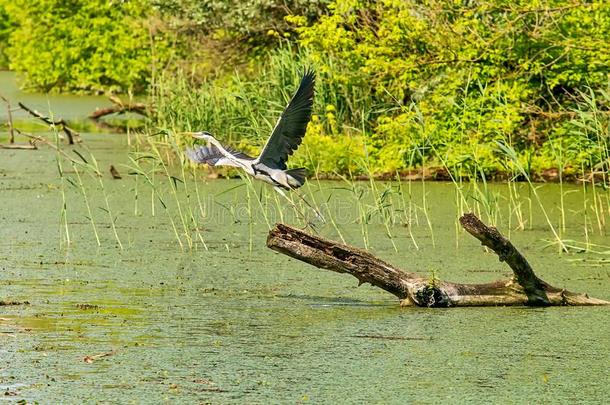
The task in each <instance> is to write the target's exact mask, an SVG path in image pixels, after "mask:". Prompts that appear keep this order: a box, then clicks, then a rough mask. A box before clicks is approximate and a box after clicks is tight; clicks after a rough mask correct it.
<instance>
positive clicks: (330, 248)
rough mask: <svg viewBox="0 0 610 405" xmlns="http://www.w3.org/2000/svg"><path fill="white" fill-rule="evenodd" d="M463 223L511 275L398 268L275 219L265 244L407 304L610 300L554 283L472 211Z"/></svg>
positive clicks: (590, 302)
mask: <svg viewBox="0 0 610 405" xmlns="http://www.w3.org/2000/svg"><path fill="white" fill-rule="evenodd" d="M460 223H461V224H462V226H463V227H464V229H465V230H466V231H467V232H468V233H470V234H471V235H472V236H474V237H475V238H477V239H478V240H479V241H481V243H482V244H483V245H484V246H487V247H488V248H489V249H491V250H493V251H494V252H495V253H496V254H497V255H498V256H499V258H500V261H504V262H506V264H508V265H509V267H510V268H511V269H512V270H513V274H514V275H513V277H512V278H510V279H508V280H498V281H493V282H491V283H484V284H462V283H452V282H447V281H440V280H435V279H431V278H430V277H427V276H421V275H418V274H416V273H411V272H406V271H403V270H401V269H398V268H396V267H394V266H392V265H391V264H389V263H386V262H385V261H383V260H381V259H379V258H377V257H375V256H373V255H372V254H370V253H368V252H366V251H364V250H361V249H358V248H355V247H352V246H348V245H343V244H341V243H337V242H333V241H330V240H327V239H324V238H321V237H319V236H315V235H311V234H308V233H307V232H305V231H303V230H301V229H296V228H293V227H290V226H288V225H284V224H277V225H276V226H275V228H273V229H272V230H271V231H270V232H269V236H268V238H267V247H269V248H271V249H273V250H275V251H278V252H280V253H283V254H286V255H288V256H291V257H293V258H295V259H298V260H301V261H304V262H306V263H309V264H312V265H314V266H316V267H319V268H322V269H327V270H331V271H335V272H337V273H347V274H351V275H352V276H354V277H356V278H357V279H358V281H359V285H360V284H363V283H370V284H372V285H374V286H376V287H379V288H381V289H384V290H386V291H388V292H389V293H391V294H394V295H395V296H397V297H398V298H399V299H400V303H401V305H403V306H414V305H415V306H420V307H455V306H503V305H528V306H556V305H610V302H609V301H604V300H600V299H596V298H591V297H589V296H588V295H586V294H579V293H573V292H570V291H567V290H565V289H561V288H556V287H553V286H551V285H549V284H547V283H546V282H544V281H543V280H541V279H539V278H538V277H537V276H536V274H535V273H534V271H533V269H532V268H531V266H530V265H529V263H528V262H527V260H526V259H525V257H524V256H523V255H522V254H521V253H520V252H519V251H518V250H517V249H516V248H515V247H514V246H513V245H512V243H510V241H509V240H508V239H506V238H504V237H503V236H502V235H501V234H500V232H499V231H498V230H497V229H496V228H493V227H488V226H487V225H485V224H484V223H483V222H481V220H480V219H479V218H477V217H476V216H475V215H474V214H465V215H464V216H462V217H461V218H460Z"/></svg>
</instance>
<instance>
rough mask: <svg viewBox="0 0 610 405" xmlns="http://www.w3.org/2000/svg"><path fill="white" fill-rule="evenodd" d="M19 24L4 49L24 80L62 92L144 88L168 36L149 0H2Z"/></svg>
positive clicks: (33, 84) (39, 86)
mask: <svg viewBox="0 0 610 405" xmlns="http://www.w3.org/2000/svg"><path fill="white" fill-rule="evenodd" d="M0 2H1V3H0V4H2V6H3V7H4V9H5V10H6V12H7V14H8V15H10V16H11V19H12V20H13V21H14V23H15V25H16V27H15V28H14V29H13V30H12V32H11V33H10V38H9V41H8V42H9V46H8V49H7V50H6V53H7V55H8V57H9V60H10V68H11V69H13V70H16V71H17V72H19V73H22V76H23V79H24V84H25V85H26V86H29V87H34V88H38V89H43V90H46V91H49V90H58V91H89V92H90V91H122V92H125V91H129V90H132V91H143V90H145V89H146V87H147V85H148V83H149V80H150V76H151V71H152V69H153V66H154V63H155V62H156V61H159V60H163V59H164V58H166V55H167V52H168V46H167V41H166V40H165V39H164V38H162V37H160V36H159V35H158V33H156V32H155V29H154V27H153V26H152V24H151V20H150V18H149V12H150V11H149V7H148V2H147V1H145V0H134V1H115V2H109V1H103V0H70V1H63V0H0Z"/></svg>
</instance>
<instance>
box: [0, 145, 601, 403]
mask: <svg viewBox="0 0 610 405" xmlns="http://www.w3.org/2000/svg"><path fill="white" fill-rule="evenodd" d="M83 138H84V139H85V144H86V147H87V148H89V149H90V151H91V152H92V153H94V155H95V156H96V158H97V160H98V161H99V167H100V171H101V172H102V174H103V184H104V192H102V190H101V187H100V185H99V182H98V180H97V178H96V177H94V176H90V175H88V174H86V173H83V174H82V176H83V180H84V182H85V183H86V190H87V192H88V197H89V200H90V206H91V209H92V213H93V217H94V219H95V220H96V224H97V227H98V232H99V235H100V239H101V246H98V245H97V243H96V240H95V237H94V234H93V231H92V227H91V224H90V222H89V219H88V211H87V210H86V205H85V203H84V201H83V197H82V194H81V191H80V189H79V188H78V187H75V186H73V185H71V184H70V183H69V182H68V181H66V180H64V181H62V180H61V179H60V177H59V175H58V170H57V161H56V159H57V156H56V154H55V153H54V152H53V151H51V150H46V149H41V150H38V151H8V150H6V151H2V150H0V220H1V221H2V227H0V252H1V253H0V269H1V271H0V299H5V300H8V299H10V300H17V301H26V300H27V301H29V302H30V305H22V306H4V307H0V390H1V391H3V392H6V393H7V394H6V395H5V396H4V398H3V399H5V400H14V401H17V400H21V399H24V400H26V401H28V402H34V401H38V402H39V403H75V404H76V403H79V404H80V403H189V402H190V403H207V402H209V403H222V404H226V403H261V404H263V403H265V404H266V403H306V402H311V403H396V404H403V403H439V402H449V403H461V402H491V403H540V402H554V403H604V402H605V401H606V398H608V397H609V396H610V388H609V386H608V352H609V351H610V339H609V336H610V308H546V309H540V308H537V309H532V308H454V309H433V310H428V309H420V308H400V307H399V306H398V303H397V300H396V299H395V298H394V297H393V296H391V295H389V294H387V293H385V292H383V291H381V290H379V289H376V288H373V287H371V286H368V285H365V286H361V287H359V288H358V287H357V281H356V280H355V279H353V278H351V277H349V276H346V275H340V274H335V273H331V272H328V271H325V270H320V269H316V268H314V267H311V266H308V265H306V264H303V263H300V262H297V261H295V260H292V259H289V258H287V257H285V256H282V255H279V254H277V253H274V252H272V251H270V250H268V249H266V248H265V247H264V241H265V238H266V233H267V229H268V227H267V222H266V220H265V219H264V217H261V216H257V215H252V214H251V212H250V211H249V210H248V207H251V206H249V205H248V204H246V202H247V196H248V193H247V188H246V187H245V186H240V184H242V181H241V180H240V179H235V180H206V179H204V178H203V176H201V174H198V176H197V179H196V181H197V182H198V184H199V190H198V191H199V200H201V201H202V204H201V206H203V207H204V210H203V212H204V214H205V217H204V218H202V217H201V212H202V211H201V209H200V208H201V206H200V205H199V204H198V202H197V201H196V200H197V199H196V198H195V189H194V186H193V185H194V180H193V179H192V176H190V175H187V176H186V177H187V179H191V180H189V181H188V182H187V187H188V188H187V189H185V188H184V186H183V185H181V184H180V183H177V184H178V193H177V195H178V201H179V202H180V203H181V204H182V205H181V207H182V208H185V207H187V206H191V207H192V208H193V211H194V212H195V216H196V217H197V219H198V220H199V221H200V225H201V227H202V229H201V230H200V233H201V235H202V237H203V240H204V241H205V243H206V246H207V250H206V249H205V248H204V247H203V244H202V243H201V241H197V238H196V237H194V239H195V244H194V246H193V249H188V247H186V248H184V249H183V250H181V249H180V247H179V245H178V243H177V240H176V237H175V236H174V232H173V228H172V226H171V223H170V221H169V219H170V218H173V219H174V220H176V221H178V229H180V225H179V219H178V216H177V214H176V207H177V205H176V201H174V200H172V198H173V197H172V194H171V192H170V189H169V186H168V184H169V183H168V182H162V181H160V182H159V189H160V190H159V192H160V196H161V197H162V198H163V200H164V203H165V204H166V206H167V207H168V209H169V210H170V213H171V215H169V216H168V215H167V213H166V212H165V210H164V209H163V207H162V205H161V203H160V202H159V198H158V196H155V195H151V189H150V187H147V186H146V185H145V184H144V182H143V181H142V178H139V179H138V180H137V183H136V177H135V176H130V175H129V172H130V171H131V170H130V169H129V168H127V167H125V166H122V165H124V164H130V163H129V161H128V156H127V149H128V148H127V145H126V141H125V140H124V138H121V137H114V136H108V135H93V134H84V136H83ZM78 148H83V147H82V146H79V147H78ZM81 152H82V154H83V155H85V156H88V155H87V154H86V153H88V152H87V150H85V149H81ZM110 164H113V165H115V166H116V167H117V168H118V169H119V171H120V172H121V174H122V175H123V179H122V180H112V179H111V178H110V175H109V173H108V167H109V165H110ZM63 170H64V172H65V178H70V179H71V180H72V181H74V182H76V181H77V179H76V176H75V174H74V171H73V169H72V167H71V166H70V165H69V164H67V163H66V162H65V161H64V162H63ZM157 175H158V176H159V178H161V174H160V173H157ZM312 184H314V188H313V191H312V193H313V194H312V195H313V196H314V197H315V198H317V199H318V201H322V200H328V201H330V202H331V203H330V204H329V205H330V207H331V210H334V215H335V218H336V219H337V228H335V227H333V226H331V225H325V226H321V227H320V232H321V233H322V234H324V235H326V236H328V237H332V238H338V237H339V235H338V233H339V232H341V234H342V235H343V237H344V238H345V239H346V240H347V241H348V242H350V243H354V244H356V245H358V246H363V245H364V243H365V238H363V232H362V229H363V228H362V226H361V224H359V223H358V222H357V221H356V220H357V219H358V218H359V208H358V205H357V204H356V203H355V200H354V198H353V193H352V192H351V191H349V190H346V189H345V185H342V184H341V183H333V182H328V183H322V184H321V186H320V187H321V188H320V189H318V188H317V185H315V182H313V183H312ZM405 186H406V185H405ZM357 187H360V188H362V189H366V188H367V187H368V185H367V184H366V183H362V184H358V185H357ZM493 187H494V186H492V189H493ZM566 187H567V186H566ZM570 187H572V188H571V190H574V192H573V193H571V194H568V195H567V197H566V198H567V199H566V204H569V209H570V210H569V212H568V214H567V218H568V221H569V224H568V227H567V232H569V233H570V235H571V236H572V237H574V238H578V239H580V240H582V239H583V238H584V237H585V235H584V228H583V227H582V218H583V215H584V214H583V208H582V202H581V199H579V198H577V193H578V190H580V188H579V187H578V186H570ZM570 187H568V189H570ZM496 188H497V189H498V190H501V189H502V186H497V187H496ZM62 189H63V190H64V193H65V200H66V206H67V221H68V229H69V233H70V238H71V244H70V245H69V246H67V245H66V243H65V240H66V235H65V224H64V222H63V221H62V219H61V218H62V217H61V207H62V201H63V199H62ZM254 190H255V191H256V193H261V192H264V193H266V192H269V193H272V192H271V191H268V190H267V191H265V189H263V191H261V189H260V188H259V186H258V185H256V186H255V188H254ZM411 192H412V196H413V197H412V198H413V201H416V202H418V204H419V206H421V205H422V203H421V201H422V197H423V195H424V194H425V195H426V196H427V203H428V205H429V207H428V211H429V218H430V220H431V227H432V231H431V230H430V228H429V226H428V225H427V222H426V220H425V216H424V215H423V214H422V211H421V209H420V210H419V211H418V212H419V213H418V215H417V218H415V217H414V218H413V221H412V223H411V224H410V228H409V227H405V226H401V225H393V226H392V227H391V232H392V234H393V236H394V243H395V245H396V246H397V249H396V250H395V249H394V247H393V245H392V243H391V240H390V239H389V238H388V237H387V229H386V228H385V226H383V223H382V221H380V220H378V219H375V218H374V219H372V220H371V225H370V226H368V227H366V230H367V232H368V244H369V246H370V249H371V250H372V251H373V252H374V253H376V254H378V255H380V256H381V257H383V258H385V259H387V260H389V261H391V262H393V263H396V264H397V265H399V266H400V267H403V268H405V269H407V270H412V271H418V272H422V273H424V274H425V273H427V274H430V275H431V277H432V275H435V276H437V277H442V278H447V279H450V280H454V281H463V282H485V281H490V280H493V279H497V278H501V277H504V276H507V275H509V274H510V271H509V270H508V269H507V268H506V267H505V265H503V264H502V263H499V262H498V260H497V258H496V257H495V256H494V255H493V254H489V253H485V252H484V251H483V249H481V247H480V246H479V244H478V243H476V242H475V241H474V240H473V239H472V238H471V237H469V236H468V235H465V234H464V233H463V232H458V233H456V227H455V220H456V216H457V211H456V206H455V203H454V201H455V189H454V187H453V186H452V185H451V184H441V183H435V184H430V183H428V184H425V185H422V184H420V183H413V184H412V185H411ZM499 192H500V191H499ZM557 192H558V186H557V185H546V186H543V187H542V188H541V189H540V194H541V195H542V197H543V199H544V203H545V206H546V207H548V210H549V214H550V215H551V217H552V218H553V221H555V220H556V219H557V218H558V214H557V212H558V211H557V207H558V206H559V200H558V199H557V197H556V196H557V195H558V193H557ZM104 193H105V194H106V195H107V196H108V200H109V206H110V207H111V210H112V212H111V214H112V217H113V218H116V228H117V233H118V235H119V237H120V240H121V243H122V244H123V246H124V249H122V250H121V249H120V248H119V246H118V243H117V241H116V240H115V237H114V235H113V232H112V229H111V224H110V220H109V216H108V213H107V211H106V204H105V201H104ZM136 195H137V196H138V197H137V198H136ZM259 195H260V194H259ZM266 195H270V194H266ZM187 196H188V198H189V200H187ZM270 198H271V197H270ZM270 201H273V200H270ZM369 202H370V201H369ZM153 204H154V209H155V212H154V216H153V212H152V211H153ZM534 205H535V204H534ZM254 206H255V208H256V204H254ZM281 206H283V207H284V208H285V210H286V211H287V212H288V211H289V210H290V209H289V207H286V206H285V205H281ZM232 208H233V209H232ZM259 208H260V207H259ZM257 209H258V208H257ZM270 215H271V214H270ZM287 215H288V214H287ZM276 216H277V214H275V216H273V217H272V218H269V221H270V222H271V223H273V221H274V220H275V219H277V218H276ZM251 218H254V223H253V224H251V222H252V221H251ZM507 218H508V217H507V215H506V214H505V215H504V216H503V217H502V220H501V222H502V224H501V225H499V226H500V227H501V229H503V230H504V231H506V229H507V223H508V219H507ZM591 218H592V217H591ZM415 219H417V221H416V220H415ZM533 220H534V223H533V224H531V229H529V228H530V225H529V224H528V226H527V228H528V230H526V231H515V230H514V228H515V226H514V225H515V224H514V219H513V223H512V226H511V228H512V229H513V230H512V231H511V238H512V240H513V241H514V242H515V244H517V245H518V246H519V247H520V248H521V250H522V251H523V252H524V253H525V254H526V255H527V257H528V258H529V259H530V261H531V263H532V265H533V266H534V268H535V270H536V271H537V272H538V274H539V275H540V276H541V277H542V278H544V279H545V280H547V281H548V282H550V283H552V284H554V285H556V286H559V287H566V288H569V289H570V290H573V291H583V292H585V291H586V292H588V293H589V294H591V295H593V296H596V297H599V298H604V299H610V289H609V287H610V270H609V268H608V265H607V261H604V260H605V259H604V258H605V257H606V256H604V255H595V254H591V253H571V254H568V255H562V256H559V255H558V254H557V250H556V249H554V248H547V249H544V245H545V242H544V240H545V239H549V238H550V232H549V229H548V226H547V225H546V223H545V221H544V219H543V218H542V216H541V215H540V212H539V210H537V209H536V208H535V207H534V215H533ZM511 228H508V229H511ZM337 229H338V230H337ZM409 229H411V231H412V236H410V235H409V232H408V230H409ZM589 236H590V238H591V240H592V241H594V242H597V243H599V244H604V243H605V244H606V245H608V244H610V243H608V241H607V238H606V237H605V236H604V235H603V234H599V232H598V233H596V232H591V234H590V235H589ZM183 241H185V238H183ZM416 244H417V247H418V248H416V247H415V245H416ZM103 353H111V355H108V356H106V357H100V358H96V357H94V356H96V355H99V354H103ZM87 356H90V357H89V362H87V361H85V360H86V358H87ZM92 356H93V357H92Z"/></svg>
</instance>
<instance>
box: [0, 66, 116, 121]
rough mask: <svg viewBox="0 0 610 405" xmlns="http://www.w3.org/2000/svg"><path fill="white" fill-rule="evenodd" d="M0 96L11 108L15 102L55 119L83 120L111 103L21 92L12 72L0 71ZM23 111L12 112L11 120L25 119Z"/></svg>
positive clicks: (2, 111)
mask: <svg viewBox="0 0 610 405" xmlns="http://www.w3.org/2000/svg"><path fill="white" fill-rule="evenodd" d="M0 95H2V96H4V98H6V99H8V100H9V101H10V102H11V104H12V106H13V107H17V102H22V103H24V104H25V105H26V106H28V107H30V108H33V109H35V110H37V111H39V112H40V113H42V114H44V115H48V116H51V115H52V116H53V117H55V118H64V119H71V120H73V119H84V118H85V117H87V115H89V114H90V113H92V112H93V111H95V110H96V109H97V108H102V107H108V106H110V105H111V103H110V102H109V101H108V99H107V98H106V97H103V96H82V95H78V96H77V95H72V94H49V95H45V94H39V93H30V92H25V91H21V90H20V89H19V86H18V84H17V82H16V75H15V73H14V72H8V71H0ZM0 105H1V107H0V121H5V120H6V118H7V111H6V108H5V106H4V103H0ZM27 117H28V115H27V113H26V112H24V111H14V112H13V119H15V120H20V119H25V118H27Z"/></svg>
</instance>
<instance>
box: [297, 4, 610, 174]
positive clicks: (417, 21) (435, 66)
mask: <svg viewBox="0 0 610 405" xmlns="http://www.w3.org/2000/svg"><path fill="white" fill-rule="evenodd" d="M329 9H330V13H329V14H328V15H324V16H322V17H321V18H320V19H319V20H318V21H316V22H315V23H313V24H307V22H306V21H305V20H304V19H300V18H299V17H292V18H291V19H290V20H291V21H292V22H293V23H295V24H297V25H299V26H300V29H299V30H298V32H299V34H300V45H301V47H302V48H304V49H305V50H306V51H307V53H308V55H309V57H310V58H311V60H313V61H314V62H315V64H316V66H317V68H318V70H319V71H320V73H321V75H322V76H323V77H324V79H323V80H324V81H325V82H328V83H331V84H334V87H335V88H336V89H339V91H338V92H336V93H335V94H336V98H337V100H336V106H337V108H338V110H345V112H344V113H343V114H342V117H345V121H344V122H342V124H344V125H348V126H362V127H363V129H364V130H365V132H366V134H367V136H368V137H369V139H370V141H369V144H370V145H372V147H373V149H372V150H370V151H369V152H370V153H371V156H372V157H373V158H376V161H377V164H376V165H375V168H376V170H378V171H387V170H389V171H391V170H395V169H404V168H407V167H410V166H412V165H414V164H415V165H421V164H428V165H444V166H447V167H448V168H449V169H451V170H453V171H455V172H456V174H460V175H479V174H482V173H485V174H486V175H491V174H494V173H496V172H498V171H501V170H503V167H504V166H505V164H504V163H503V161H504V160H505V157H504V156H502V155H501V154H500V153H498V151H497V148H496V147H495V145H496V142H497V141H500V140H502V141H507V142H509V143H511V144H512V145H514V146H515V147H516V148H517V150H518V151H520V153H523V154H524V156H528V159H529V154H530V153H531V152H532V150H533V149H534V150H535V153H536V154H538V156H539V158H538V159H536V162H537V164H538V169H540V170H542V169H544V168H545V166H547V165H548V166H553V165H554V164H555V163H556V161H555V160H554V159H553V157H552V156H551V154H549V150H548V148H540V146H541V145H543V144H545V142H547V141H549V140H550V139H554V142H556V138H557V137H559V136H560V133H561V132H562V131H564V132H565V131H566V129H565V128H568V127H571V126H573V125H572V124H571V123H572V122H573V121H574V118H575V117H574V114H573V113H572V110H574V109H578V110H579V111H581V112H583V113H584V114H585V115H586V114H593V113H594V111H593V110H592V109H591V108H590V107H591V106H587V105H584V103H582V101H583V98H582V94H583V93H582V91H583V90H585V89H586V88H590V89H592V91H593V93H594V94H600V91H602V90H603V89H605V88H607V86H608V84H609V79H610V69H609V66H608V64H609V62H610V3H608V2H606V1H603V0H594V1H592V2H589V3H586V4H580V3H579V4H568V5H566V4H565V3H563V2H557V1H554V0H538V1H536V2H531V1H529V0H527V1H526V0H518V1H511V2H507V1H503V0H495V1H492V2H487V1H485V2H484V1H476V0H475V1H469V2H446V1H441V0H425V1H416V0H406V1H403V0H382V1H369V0H336V1H333V2H332V3H331V4H330V5H329ZM354 88H359V89H366V90H365V91H366V92H367V97H366V100H360V99H358V98H354V97H353V94H352V92H351V90H350V89H354ZM362 107H364V109H365V110H366V111H369V112H370V114H368V115H367V116H363V114H362ZM596 108H597V110H598V111H599V110H608V100H607V99H606V100H602V99H601V98H599V99H598V105H596ZM600 119H602V120H603V119H605V118H600ZM606 119H607V117H606ZM363 124H364V125H363ZM561 128H564V129H563V130H562V129H561ZM603 128H604V127H603V125H602V126H598V129H599V130H600V131H604V129H603ZM568 131H569V130H568ZM606 131H607V130H606ZM602 135H603V134H602ZM571 139H572V141H573V142H574V143H573V144H571V146H572V147H575V148H576V149H579V150H581V151H583V152H584V154H586V155H590V156H597V158H595V159H592V160H591V161H590V162H589V163H588V164H587V165H586V166H587V167H591V165H594V164H596V162H597V163H599V162H600V159H603V158H604V156H606V157H607V154H606V155H604V156H602V155H600V154H599V153H597V154H596V152H598V151H599V150H604V148H600V146H599V143H598V142H599V141H602V140H603V141H604V142H606V141H607V132H606V137H604V136H600V134H598V136H596V140H597V141H596V142H597V143H596V142H593V143H591V142H588V141H587V140H586V139H585V138H583V137H582V136H580V137H574V136H572V137H571ZM592 148H593V149H592ZM606 150H607V149H606ZM570 164H572V165H574V164H578V161H572V162H570ZM477 173H478V174H477Z"/></svg>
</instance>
